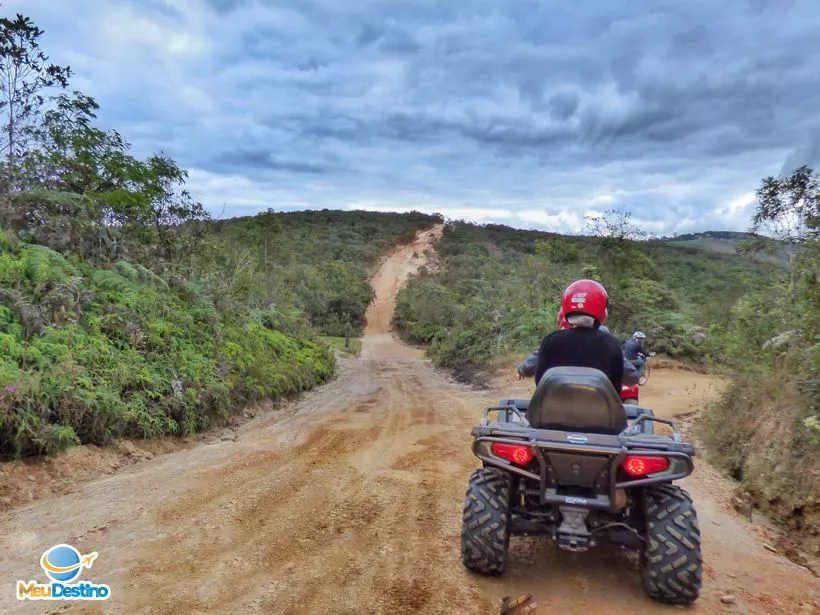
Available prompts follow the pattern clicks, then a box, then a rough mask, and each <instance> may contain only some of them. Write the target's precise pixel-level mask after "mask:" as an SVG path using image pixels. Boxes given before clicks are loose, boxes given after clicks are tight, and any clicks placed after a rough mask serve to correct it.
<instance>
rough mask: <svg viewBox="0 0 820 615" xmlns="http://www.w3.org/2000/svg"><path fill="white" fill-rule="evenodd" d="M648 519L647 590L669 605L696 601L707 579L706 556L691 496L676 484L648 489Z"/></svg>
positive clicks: (643, 556) (643, 558) (643, 576)
mask: <svg viewBox="0 0 820 615" xmlns="http://www.w3.org/2000/svg"><path fill="white" fill-rule="evenodd" d="M644 521H645V523H646V533H645V537H646V543H645V545H644V549H643V551H642V552H641V580H642V582H643V588H644V591H645V592H646V594H647V595H648V596H649V597H650V598H652V599H654V600H657V601H658V602H663V603H665V604H692V603H693V602H695V600H697V599H698V595H699V594H700V588H701V584H702V582H703V559H702V556H701V552H700V528H699V527H698V516H697V512H696V511H695V505H694V503H693V502H692V498H691V496H690V495H689V494H688V493H687V492H686V491H684V490H683V489H681V488H680V487H676V486H674V485H656V486H652V487H649V488H647V489H646V491H645V492H644Z"/></svg>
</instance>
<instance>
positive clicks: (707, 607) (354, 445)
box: [0, 233, 820, 615]
mask: <svg viewBox="0 0 820 615" xmlns="http://www.w3.org/2000/svg"><path fill="white" fill-rule="evenodd" d="M434 235H435V234H434V233H432V234H428V235H425V236H424V237H422V238H420V239H419V240H418V241H417V243H416V244H415V245H414V246H410V247H405V248H402V249H401V250H399V251H398V252H397V253H396V254H394V255H393V257H392V258H390V259H389V260H387V261H386V262H385V263H384V264H383V266H382V269H381V271H380V273H379V275H377V276H376V278H375V286H376V291H377V299H376V301H375V303H374V306H373V308H372V309H371V311H370V312H369V318H370V321H369V326H368V328H367V336H366V337H365V339H364V349H363V354H362V357H361V358H360V359H358V360H353V359H351V360H347V361H344V362H343V363H342V365H341V373H340V376H339V378H338V379H337V380H336V381H334V382H333V383H331V384H329V385H328V386H326V387H324V388H322V389H320V390H318V391H316V392H315V393H313V394H311V395H309V396H308V397H307V398H306V399H304V400H303V401H302V402H300V403H299V404H297V405H296V406H295V407H294V408H292V409H291V410H290V411H282V412H279V413H274V414H269V415H267V416H264V417H262V418H259V419H255V420H253V421H251V422H249V423H247V424H245V425H244V426H243V427H241V428H240V429H239V431H238V438H237V440H236V441H235V442H234V441H220V440H217V441H216V442H215V443H213V444H202V445H199V446H195V447H193V448H190V449H189V450H183V451H179V452H176V453H170V454H166V455H162V456H158V457H156V458H154V459H152V460H150V461H146V462H143V463H140V464H138V465H134V466H131V467H130V468H127V469H124V470H122V471H120V472H118V473H116V474H114V475H112V476H109V477H105V478H101V479H97V480H93V481H91V482H88V483H85V484H84V485H83V486H82V487H81V488H80V489H78V490H77V491H76V492H75V493H72V494H68V495H64V496H59V497H51V498H48V499H44V500H40V501H37V502H34V503H32V504H30V505H28V506H25V507H21V508H17V509H15V510H13V511H11V512H10V513H9V514H7V515H6V517H5V518H4V519H3V520H2V522H0V556H2V561H3V562H4V564H5V565H4V566H3V567H2V569H0V612H14V613H16V612H19V613H43V612H63V609H65V610H66V611H68V612H85V613H98V612H105V613H125V614H129V615H130V614H138V613H162V614H165V613H169V614H170V613H173V614H177V615H178V614H184V613H266V614H278V613H288V614H290V613H294V614H296V613H345V614H351V615H352V614H357V615H359V614H363V613H383V614H402V615H403V614H412V613H447V614H455V613H459V614H462V613H464V614H472V613H475V614H490V613H496V612H497V608H498V607H497V603H498V600H499V598H500V597H502V596H504V595H518V594H520V593H524V592H530V593H532V594H534V597H535V599H536V600H537V602H538V604H539V611H538V612H539V613H548V612H549V613H554V614H556V615H557V614H572V613H578V614H580V613H584V614H587V615H603V614H607V615H613V614H618V613H623V614H630V615H632V614H635V613H637V614H643V613H664V612H673V611H675V609H670V608H666V607H662V606H660V605H657V604H655V603H653V602H651V601H650V600H649V599H647V598H645V597H644V595H643V593H642V591H641V587H640V582H639V579H638V575H637V572H636V570H637V564H636V560H635V558H634V557H632V556H628V555H626V554H624V553H621V552H618V551H610V550H606V549H600V550H596V551H593V552H590V553H586V554H572V553H566V552H562V551H558V550H556V549H555V548H554V547H553V546H552V545H551V544H549V543H548V542H546V541H542V540H530V539H514V540H513V541H512V545H511V558H512V559H511V569H510V571H509V573H508V574H507V575H506V576H505V577H503V578H501V579H487V578H482V577H478V576H475V575H473V574H470V573H468V572H467V571H466V570H465V569H463V567H462V566H461V564H460V562H459V530H460V524H461V507H462V501H463V497H464V490H465V487H466V481H467V477H468V476H469V474H470V471H471V470H472V469H473V468H474V467H476V462H475V459H474V458H473V457H472V455H471V454H470V452H469V430H470V427H471V426H472V425H473V424H474V423H475V422H476V421H477V420H478V418H479V416H480V411H481V409H482V407H483V406H484V405H487V404H488V403H492V402H494V401H496V400H497V399H498V398H500V397H501V396H503V395H506V394H513V395H515V394H522V393H523V394H526V393H528V392H529V390H530V385H529V384H528V383H519V382H515V383H513V382H507V381H506V379H503V380H504V382H503V383H501V384H500V385H499V386H500V387H501V389H500V390H497V391H490V392H476V391H472V390H468V389H466V388H465V387H463V386H460V385H458V384H455V383H454V382H452V381H450V380H449V379H448V378H447V377H446V376H444V375H442V374H441V373H439V372H437V371H435V370H433V369H432V368H431V367H430V366H429V364H428V363H427V362H426V361H425V360H424V359H423V357H422V355H421V353H420V352H419V351H417V350H415V349H411V348H408V347H407V346H405V345H403V344H401V343H399V342H398V341H396V340H395V339H394V338H393V337H392V336H391V335H390V333H389V332H388V327H389V322H390V313H391V306H392V300H393V297H394V295H395V292H396V290H397V288H398V286H399V284H400V283H401V281H402V279H403V278H404V277H405V276H406V274H407V273H409V272H410V271H412V270H413V269H414V268H415V267H416V266H418V265H419V264H420V263H421V262H423V261H424V257H423V256H420V257H414V256H413V254H414V253H417V254H419V255H421V253H422V250H423V249H424V247H426V246H427V245H428V244H429V242H430V241H431V240H432V237H433V236H434ZM715 392H716V383H715V381H713V380H712V379H710V378H708V377H706V376H701V375H697V374H691V373H686V372H677V371H671V370H667V371H656V372H655V373H654V374H653V376H652V381H651V382H650V383H649V385H647V386H646V387H644V389H643V393H644V401H646V402H657V404H656V409H657V410H658V411H660V413H662V414H669V413H681V412H686V411H690V410H691V409H692V407H693V406H696V405H699V404H701V403H702V402H704V401H707V400H708V399H710V398H712V397H713V396H714V394H715ZM661 402H662V404H661ZM647 405H649V403H647ZM687 487H688V488H689V489H690V490H691V492H692V493H693V495H694V497H695V501H696V502H697V504H698V507H699V513H700V519H701V528H702V532H703V539H704V557H705V561H706V581H705V587H704V590H703V593H702V598H701V600H700V601H699V602H698V603H697V604H696V605H695V607H693V608H692V609H691V610H692V611H693V612H696V613H783V614H789V615H792V614H800V613H812V612H816V611H815V607H814V606H813V605H814V602H813V601H814V600H820V586H819V585H818V581H817V579H815V578H814V577H813V576H812V575H811V574H809V573H808V572H807V571H806V570H804V569H803V568H800V567H798V566H796V565H794V564H792V563H791V562H789V561H788V560H786V559H785V558H782V557H780V556H779V555H776V554H772V553H770V552H769V551H767V550H765V549H764V547H763V546H762V539H761V538H760V537H759V536H758V535H757V534H756V533H755V532H754V531H753V526H750V525H749V524H747V523H745V522H744V521H742V520H740V519H738V518H737V517H736V515H734V514H733V513H731V512H729V507H728V505H727V504H726V501H725V499H726V498H725V497H722V495H721V493H722V490H723V489H728V487H727V486H726V483H725V482H724V481H723V480H722V479H720V478H719V477H717V476H716V475H715V473H714V472H713V471H711V470H710V469H709V468H708V467H706V466H704V465H703V463H702V461H701V465H700V466H699V469H698V471H697V473H696V474H695V475H694V476H693V477H691V478H690V479H689V480H688V481H687ZM61 542H66V543H69V544H72V545H74V546H76V547H77V548H78V549H80V550H81V551H82V552H87V551H91V550H94V551H97V552H98V553H99V558H98V559H97V561H96V562H95V563H94V566H93V568H92V569H91V570H89V571H86V572H85V573H84V576H83V578H84V579H89V580H92V581H95V582H97V583H107V584H109V585H110V586H111V588H112V596H111V598H110V599H109V600H108V601H107V602H105V603H97V604H91V603H86V604H76V603H74V604H66V605H62V606H61V605H56V606H55V604H54V603H52V604H51V605H48V604H32V603H26V604H23V603H18V602H17V601H16V600H15V599H14V589H13V588H14V584H15V582H16V580H17V579H26V580H28V579H38V580H40V581H41V582H42V581H45V579H44V578H43V573H42V570H41V569H40V567H39V564H38V558H39V556H40V554H41V553H42V552H43V550H44V549H45V548H48V547H49V546H51V545H53V544H56V543H61ZM727 594H731V595H733V596H734V604H730V605H726V604H723V603H722V602H721V600H720V599H721V597H722V596H725V595H727Z"/></svg>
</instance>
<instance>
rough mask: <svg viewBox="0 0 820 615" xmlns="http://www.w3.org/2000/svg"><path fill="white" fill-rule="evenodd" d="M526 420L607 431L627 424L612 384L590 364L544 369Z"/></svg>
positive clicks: (618, 430)
mask: <svg viewBox="0 0 820 615" xmlns="http://www.w3.org/2000/svg"><path fill="white" fill-rule="evenodd" d="M512 401H518V400H512ZM516 407H518V406H517V405H516ZM637 412H638V410H637V409H636V416H637ZM527 420H528V421H529V423H530V425H531V426H532V427H534V428H536V429H555V430H562V431H575V432H579V433H599V434H611V435H617V434H619V433H621V432H622V431H623V430H624V429H626V426H627V414H626V410H625V409H624V405H623V403H622V402H621V397H620V395H618V393H617V392H616V391H615V387H613V386H612V383H611V382H610V380H609V378H607V376H606V374H604V373H603V372H602V371H600V370H597V369H593V368H590V367H553V368H552V369H550V370H548V371H547V373H545V374H544V376H543V377H542V378H541V381H540V382H539V383H538V387H537V388H536V389H535V393H534V394H533V396H532V399H531V400H530V402H529V404H528V407H527Z"/></svg>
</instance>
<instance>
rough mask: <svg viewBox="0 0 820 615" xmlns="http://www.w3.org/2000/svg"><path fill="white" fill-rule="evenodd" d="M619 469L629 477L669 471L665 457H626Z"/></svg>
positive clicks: (667, 460)
mask: <svg viewBox="0 0 820 615" xmlns="http://www.w3.org/2000/svg"><path fill="white" fill-rule="evenodd" d="M621 467H622V468H623V469H624V470H625V471H626V473H627V474H629V475H630V476H646V475H647V474H654V473H655V472H663V471H664V470H668V469H669V459H667V458H666V457H641V456H639V455H627V456H626V458H625V459H624V460H623V461H622V462H621Z"/></svg>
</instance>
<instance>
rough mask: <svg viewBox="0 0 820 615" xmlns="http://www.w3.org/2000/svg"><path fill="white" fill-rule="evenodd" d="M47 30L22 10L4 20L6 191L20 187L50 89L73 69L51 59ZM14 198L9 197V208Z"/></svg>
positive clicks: (0, 53) (0, 102)
mask: <svg viewBox="0 0 820 615" xmlns="http://www.w3.org/2000/svg"><path fill="white" fill-rule="evenodd" d="M42 35H43V31H42V30H41V29H40V28H38V27H37V26H36V25H34V23H33V22H32V21H31V19H29V18H28V17H24V16H23V15H20V14H19V13H18V14H17V16H16V17H15V18H14V19H8V18H6V17H4V18H2V19H0V112H2V115H3V131H2V136H0V149H2V152H3V154H4V158H5V161H4V167H5V168H4V169H3V171H4V173H3V175H4V177H3V191H4V192H5V194H6V196H7V197H8V195H10V193H11V192H12V191H13V190H15V189H16V188H18V187H19V186H17V185H16V184H17V181H18V174H17V168H18V163H19V160H20V158H22V157H24V156H25V154H26V141H27V138H28V136H29V135H30V134H31V132H32V130H33V127H34V125H35V120H36V119H37V118H38V116H39V115H40V113H41V110H42V107H43V105H44V104H45V101H46V99H45V94H46V91H47V90H48V89H49V88H52V87H59V88H65V87H67V85H68V78H69V77H70V76H71V69H70V68H69V67H67V66H57V65H55V64H50V63H49V62H48V56H46V55H45V53H43V52H42V51H41V50H40V45H39V42H38V41H39V38H40V37H41V36H42ZM9 203H10V201H8V199H7V207H8V204H9Z"/></svg>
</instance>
